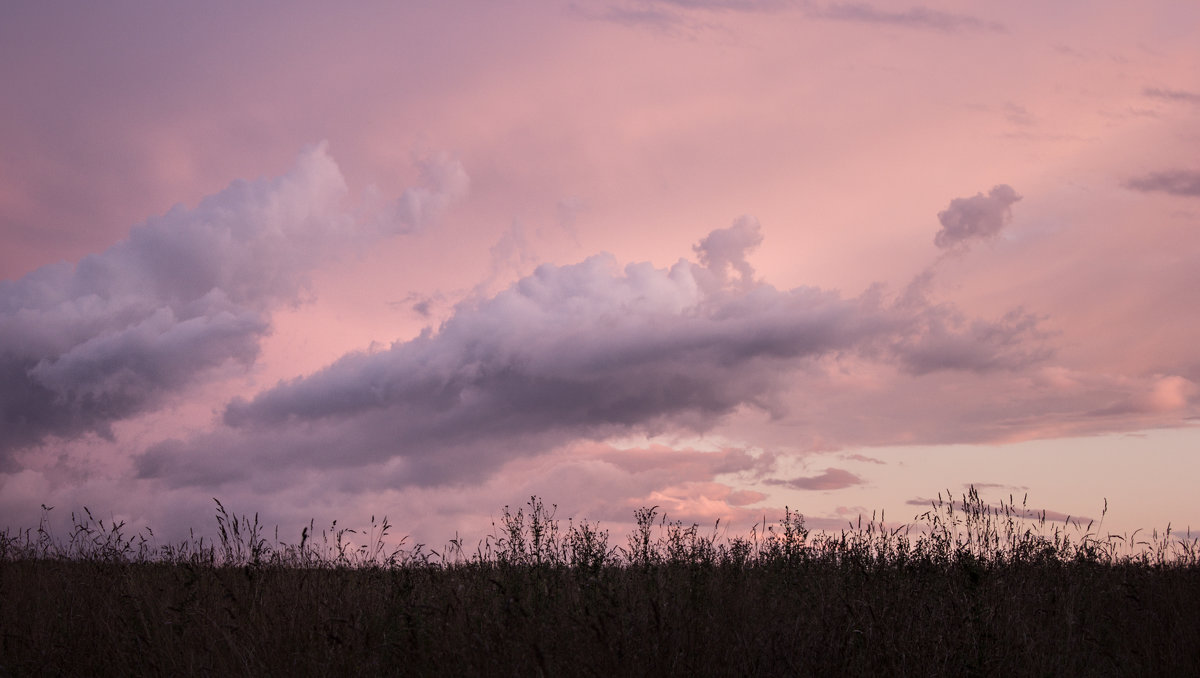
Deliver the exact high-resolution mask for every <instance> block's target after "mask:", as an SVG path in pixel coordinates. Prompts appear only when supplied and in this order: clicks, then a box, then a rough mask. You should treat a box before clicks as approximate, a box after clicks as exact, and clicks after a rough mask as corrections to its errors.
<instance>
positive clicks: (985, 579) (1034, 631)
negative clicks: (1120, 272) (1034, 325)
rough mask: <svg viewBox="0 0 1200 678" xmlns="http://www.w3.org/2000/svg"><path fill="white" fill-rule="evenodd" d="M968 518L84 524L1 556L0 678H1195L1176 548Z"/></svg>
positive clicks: (546, 516) (1189, 594)
mask: <svg viewBox="0 0 1200 678" xmlns="http://www.w3.org/2000/svg"><path fill="white" fill-rule="evenodd" d="M964 500H965V501H964V502H963V503H961V504H960V503H958V502H953V503H951V502H947V503H946V504H944V505H942V506H941V507H940V509H939V507H935V511H934V512H931V513H930V514H926V516H923V518H924V519H925V527H924V529H923V531H921V532H920V534H919V535H918V536H916V537H911V538H910V535H911V534H912V531H911V530H909V531H906V532H904V533H901V532H899V531H894V532H889V531H887V530H881V529H878V528H877V527H876V526H874V525H868V526H866V527H865V528H858V529H856V530H853V531H848V532H846V533H843V534H841V535H820V536H817V535H813V536H811V537H810V535H808V533H807V532H806V531H805V530H804V527H803V520H802V518H801V517H800V516H798V515H796V514H790V515H788V516H787V517H785V519H784V520H782V521H780V523H779V524H778V525H775V526H770V527H766V528H765V529H763V530H761V531H756V532H755V533H753V534H751V535H750V536H749V537H748V538H744V539H742V538H735V539H732V540H721V541H720V543H718V540H717V539H716V538H715V537H705V536H702V535H700V534H698V532H697V530H696V528H695V527H688V528H685V527H684V526H682V525H680V524H678V523H675V524H672V523H668V522H666V521H665V520H659V521H657V522H656V521H655V518H656V515H655V514H654V513H653V512H652V511H643V512H639V513H638V518H639V522H640V528H639V531H638V532H635V534H633V535H630V536H629V537H628V539H627V542H626V543H625V544H622V545H620V546H617V547H612V546H610V545H609V544H608V536H607V534H606V533H604V532H602V531H599V530H597V529H595V528H594V526H589V525H587V524H586V523H585V524H581V525H570V526H569V527H568V528H567V529H566V530H563V531H561V532H560V530H559V527H560V526H559V524H558V522H557V521H555V520H554V519H553V515H552V512H549V511H546V510H545V509H544V508H543V507H542V505H541V503H540V502H537V501H536V500H534V501H531V502H530V505H529V510H528V512H527V513H526V512H524V511H519V512H517V513H516V514H513V513H510V512H508V511H507V510H506V512H505V524H504V525H503V526H502V527H501V529H500V530H498V531H499V532H500V534H499V535H496V536H494V538H493V539H492V540H489V541H488V542H487V543H486V544H483V545H481V546H480V547H479V548H477V550H476V552H475V553H474V554H473V555H471V556H469V557H468V556H464V555H463V554H462V552H461V551H457V552H456V553H453V554H447V553H445V552H443V553H440V554H439V553H430V552H424V551H422V550H421V549H419V548H417V549H412V550H408V551H404V550H400V549H396V550H393V551H390V552H386V551H385V550H384V549H383V548H382V542H377V543H376V544H374V545H373V546H364V547H348V546H346V545H345V544H343V543H342V541H341V538H342V537H344V536H345V535H344V534H337V535H336V536H337V538H338V539H337V541H333V540H332V539H331V537H332V536H333V534H332V533H327V534H326V535H325V539H324V540H314V541H321V545H320V546H319V547H317V546H314V545H313V543H310V541H309V539H308V537H309V535H308V533H306V534H305V536H304V538H302V541H301V543H300V544H298V545H287V544H278V543H277V544H275V545H268V543H267V542H266V541H265V540H263V539H262V538H261V537H260V535H259V530H258V529H257V527H256V526H254V525H253V523H251V522H250V521H248V520H247V519H246V518H244V517H243V518H238V517H231V516H228V515H226V514H225V513H224V510H223V509H222V510H221V512H220V513H219V515H218V522H219V525H220V534H221V540H220V541H219V542H217V543H216V544H213V545H205V544H204V543H202V542H199V543H194V544H180V545H176V546H174V547H165V548H163V547H159V548H157V549H156V550H154V551H150V550H148V549H147V548H146V547H145V545H144V543H139V542H138V541H137V540H136V539H125V538H124V537H121V536H120V533H119V527H120V526H104V525H103V524H102V523H98V522H89V521H90V516H89V517H88V520H87V521H82V524H81V525H80V524H77V526H76V528H77V529H76V532H74V533H73V534H72V535H71V537H70V538H69V539H68V540H67V541H66V543H65V544H64V543H58V542H54V541H51V540H50V539H49V537H48V536H46V535H38V534H34V533H32V532H31V531H26V532H24V533H15V534H13V533H3V539H4V541H3V543H2V544H0V556H3V557H0V634H2V638H0V676H57V675H62V676H130V675H163V676H177V675H209V676H310V675H311V676H329V675H332V676H340V675H355V676H365V675H414V676H424V675H428V676H477V675H478V676H482V675H489V676H490V675H500V676H538V675H545V676H564V675H566V676H571V675H594V676H612V675H617V676H624V675H630V676H730V675H747V676H754V675H761V676H776V675H778V676H831V675H871V676H893V675H895V676H903V675H913V676H1073V675H1080V676H1108V675H1128V676H1152V675H1153V676H1184V675H1200V644H1198V641H1200V564H1198V563H1197V558H1196V552H1195V549H1194V542H1187V541H1177V542H1171V541H1169V540H1168V539H1164V540H1160V541H1156V542H1155V543H1153V544H1148V545H1145V547H1143V548H1140V549H1138V550H1137V551H1133V550H1129V551H1127V552H1126V554H1125V555H1118V546H1121V544H1118V543H1116V542H1114V540H1113V539H1111V538H1109V539H1106V540H1105V541H1096V540H1095V539H1093V538H1091V537H1090V536H1089V535H1088V534H1086V533H1084V534H1082V535H1081V536H1079V537H1078V538H1076V539H1073V540H1072V539H1067V538H1066V537H1065V536H1064V534H1063V533H1062V531H1060V530H1057V529H1053V528H1051V529H1050V530H1047V526H1046V525H1045V523H1044V522H1043V523H1041V524H1040V526H1038V527H1039V529H1038V530H1036V531H1035V530H1031V529H1030V527H1029V525H1028V523H1027V522H1026V521H1021V520H1017V521H1012V520H1010V519H1011V517H1012V514H1011V513H1009V514H1007V515H1006V514H1005V513H1004V511H1005V510H1006V507H1004V506H1003V505H1002V506H1001V507H1000V508H999V509H997V508H993V507H989V506H985V505H983V504H982V503H981V502H978V500H977V498H975V497H974V495H973V494H972V496H971V497H965V498H964ZM972 501H973V502H974V506H972V504H971V502H972ZM956 507H957V510H956ZM938 510H940V511H941V513H937V511H938ZM1007 510H1010V511H1011V507H1007ZM114 527H115V528H117V529H114ZM80 528H82V530H81V529H80ZM114 535H116V537H115V538H114ZM452 546H453V545H452ZM452 550H453V549H452Z"/></svg>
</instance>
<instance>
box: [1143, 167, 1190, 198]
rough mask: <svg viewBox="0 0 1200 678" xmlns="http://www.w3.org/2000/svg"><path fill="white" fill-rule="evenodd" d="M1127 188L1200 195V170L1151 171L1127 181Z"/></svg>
mask: <svg viewBox="0 0 1200 678" xmlns="http://www.w3.org/2000/svg"><path fill="white" fill-rule="evenodd" d="M1125 188H1129V189H1132V190H1135V191H1143V192H1146V193H1150V192H1159V193H1169V194H1171V195H1178V196H1183V197H1189V198H1196V197H1200V172H1194V171H1189V170H1167V171H1163V172H1151V173H1149V174H1145V175H1143V176H1140V177H1134V178H1132V179H1130V180H1128V181H1126V182H1125Z"/></svg>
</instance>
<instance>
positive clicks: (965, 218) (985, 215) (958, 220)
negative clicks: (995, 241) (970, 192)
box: [933, 184, 1021, 249]
mask: <svg viewBox="0 0 1200 678" xmlns="http://www.w3.org/2000/svg"><path fill="white" fill-rule="evenodd" d="M1020 199H1021V196H1019V195H1017V192H1016V191H1014V190H1013V189H1012V187H1011V186H1009V185H1007V184H1000V185H998V186H995V187H993V188H992V190H991V191H989V192H988V194H987V195H986V196H985V195H984V194H982V193H977V194H975V195H974V196H973V197H970V198H955V199H954V200H951V201H950V207H948V208H947V209H945V210H943V211H941V212H938V221H939V222H941V224H942V229H941V230H940V231H938V232H937V235H936V236H934V239H933V243H934V244H935V245H937V246H938V247H940V248H942V249H947V248H955V249H957V248H963V247H967V246H968V243H969V242H970V241H972V240H985V239H988V238H993V237H995V236H996V235H997V234H998V233H1000V230H1001V229H1003V228H1004V226H1005V225H1006V224H1008V222H1009V221H1010V220H1011V219H1012V205H1013V203H1015V202H1017V201H1018V200H1020Z"/></svg>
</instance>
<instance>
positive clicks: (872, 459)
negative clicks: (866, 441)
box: [842, 454, 887, 464]
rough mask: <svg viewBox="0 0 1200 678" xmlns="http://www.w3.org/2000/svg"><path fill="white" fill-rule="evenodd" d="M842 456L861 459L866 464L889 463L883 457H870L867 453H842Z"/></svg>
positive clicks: (852, 459)
mask: <svg viewBox="0 0 1200 678" xmlns="http://www.w3.org/2000/svg"><path fill="white" fill-rule="evenodd" d="M842 458H843V459H848V460H850V461H861V462H862V463H864V464H887V462H886V461H883V460H882V459H876V458H875V457H868V456H867V455H865V454H846V455H842Z"/></svg>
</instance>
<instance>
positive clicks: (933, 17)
mask: <svg viewBox="0 0 1200 678" xmlns="http://www.w3.org/2000/svg"><path fill="white" fill-rule="evenodd" d="M808 13H809V15H810V16H813V17H816V18H821V19H829V20H831V21H846V22H852V23H864V24H878V25H886V26H897V27H900V28H913V29H921V30H933V31H942V32H946V33H953V32H960V31H972V32H978V31H983V32H1003V31H1005V30H1006V29H1005V27H1004V24H1002V23H1000V22H997V21H991V20H988V19H980V18H978V17H975V16H971V15H969V14H957V13H953V12H943V11H941V10H936V9H929V8H927V7H922V6H919V5H918V6H915V7H911V8H909V9H906V10H901V11H890V10H883V9H878V8H876V7H875V6H874V5H869V4H866V3H858V2H854V3H847V2H842V3H830V4H828V5H825V6H824V7H811V8H810V9H808Z"/></svg>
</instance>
